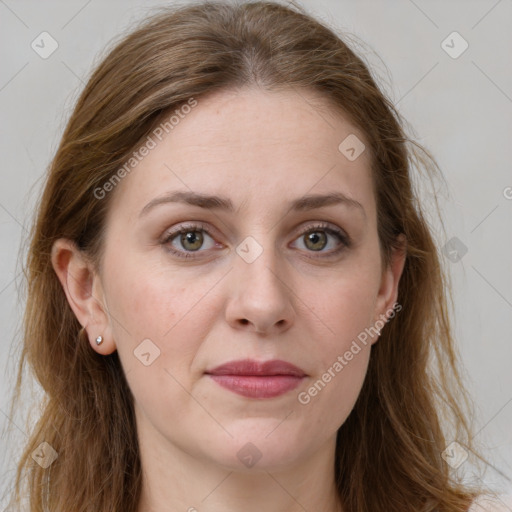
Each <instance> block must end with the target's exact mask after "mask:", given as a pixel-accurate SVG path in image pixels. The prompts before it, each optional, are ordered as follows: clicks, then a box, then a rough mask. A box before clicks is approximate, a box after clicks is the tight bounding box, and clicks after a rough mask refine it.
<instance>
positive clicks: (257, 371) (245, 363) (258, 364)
mask: <svg viewBox="0 0 512 512" xmlns="http://www.w3.org/2000/svg"><path fill="white" fill-rule="evenodd" d="M206 373H207V374H210V375H259V376H265V375H267V376H269V375H293V376H295V377H304V376H306V373H305V372H304V371H303V370H302V369H300V368H299V367H297V366H295V365H293V364H291V363H288V362H287V361H282V360H280V359H273V360H271V361H264V362H262V361H255V360H254V359H241V360H237V361H229V362H228V363H225V364H221V365H220V366H217V367H215V368H213V369H212V370H207V371H206Z"/></svg>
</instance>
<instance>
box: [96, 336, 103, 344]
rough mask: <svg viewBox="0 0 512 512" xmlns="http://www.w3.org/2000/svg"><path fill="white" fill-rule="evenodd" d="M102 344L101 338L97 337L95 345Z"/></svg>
mask: <svg viewBox="0 0 512 512" xmlns="http://www.w3.org/2000/svg"><path fill="white" fill-rule="evenodd" d="M102 343H103V336H98V337H97V338H96V345H101V344H102Z"/></svg>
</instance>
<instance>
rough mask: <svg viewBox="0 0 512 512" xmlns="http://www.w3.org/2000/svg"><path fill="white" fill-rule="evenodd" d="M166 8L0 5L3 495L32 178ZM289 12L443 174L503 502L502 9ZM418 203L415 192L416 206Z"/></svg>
mask: <svg viewBox="0 0 512 512" xmlns="http://www.w3.org/2000/svg"><path fill="white" fill-rule="evenodd" d="M169 3H172V2H169V1H168V2H163V1H160V2H157V1H146V2H143V1H141V0H139V1H136V0H131V1H126V0H125V1H105V0H104V1H99V0H89V1H87V0H73V1H60V2H59V1H51V0H44V1H37V0H31V1H23V0H0V53H1V61H0V62H1V66H0V115H1V117H0V119H1V126H0V130H1V137H0V148H1V160H2V162H1V167H0V255H1V267H0V325H1V336H0V363H1V370H0V386H1V388H0V389H1V392H0V427H2V428H3V430H2V431H3V432H4V431H5V430H6V429H7V430H8V431H11V432H13V433H14V434H15V437H16V438H17V441H15V442H13V441H12V440H11V441H10V442H9V444H8V443H7V441H6V440H5V439H2V440H0V462H1V465H0V482H2V484H1V485H2V489H3V488H7V487H8V486H9V485H10V482H11V480H12V477H13V474H14V469H15V466H16V453H18V452H19V450H20V449H21V447H22V443H23V441H24V440H25V439H26V435H27V434H26V427H25V426H24V424H23V422H22V421H23V420H22V419H21V418H22V416H21V415H20V417H19V418H18V416H17V415H15V416H11V417H10V416H9V414H8V404H9V402H8V401H9V397H10V392H11V390H12V385H13V383H14V376H15V365H16V362H17V358H18V357H19V342H20V340H19V336H16V329H18V328H19V325H20V320H21V315H22V311H23V310H22V304H19V303H18V298H17V297H18V290H19V288H20V287H21V286H22V283H23V280H22V279H23V275H22V274H21V273H20V262H19V260H18V258H19V247H20V242H21V240H22V239H24V238H25V237H26V235H27V232H28V231H27V230H28V229H29V226H30V221H31V218H32V215H33V212H34V208H35V206H36V204H35V197H36V196H37V193H38V192H39V188H40V185H41V182H42V180H41V178H42V177H43V175H44V173H45V171H46V168H47V166H48V163H49V162H50V160H51V158H52V156H53V154H54V151H55V149H56V146H57V144H58V141H59V139H60V136H61V134H62V131H63V129H64V126H65V123H66V120H67V118H68V116H69V114H70V110H71V108H72V107H73V103H74V101H75V100H76V98H77V95H78V94H79V92H80V90H81V89H82V87H83V85H84V83H85V81H86V80H87V78H88V76H89V74H90V72H91V70H92V67H93V65H94V64H95V63H97V62H98V59H99V55H100V52H102V51H103V50H104V48H105V46H106V45H107V44H108V43H109V42H110V41H111V40H112V38H113V37H116V36H118V35H119V34H120V33H122V32H123V31H125V30H126V29H127V28H128V27H130V26H132V25H133V23H134V22H136V21H137V20H138V19H140V18H141V17H143V16H144V15H145V14H147V13H148V12H149V11H150V8H151V7H153V6H157V5H165V4H169ZM301 5H303V6H304V7H305V8H306V9H308V10H309V11H310V12H311V13H312V14H315V15H317V16H318V17H319V18H320V19H321V20H324V21H325V22H327V23H328V24H329V25H331V26H334V27H336V28H337V30H338V31H339V33H340V34H342V35H343V34H348V35H349V36H350V37H351V38H354V41H356V44H357V45H358V46H357V47H356V50H357V51H358V52H359V54H362V56H363V57H364V58H365V59H366V61H367V62H368V63H369V64H370V66H371V69H372V70H373V72H374V76H375V77H376V79H377V80H378V81H379V83H380V84H381V86H382V88H383V89H384V90H385V92H386V94H388V96H389V97H390V98H391V100H392V101H393V103H394V104H395V105H396V106H397V108H398V110H399V111H400V113H401V114H402V115H403V116H404V117H405V118H406V119H407V120H408V122H409V123H410V126H411V130H412V129H413V130H414V133H413V135H414V138H415V139H416V140H417V141H418V142H420V143H421V144H423V145H425V146H426V147H427V149H429V150H430V151H431V152H432V153H433V155H434V157H435V158H436V160H437V162H438V164H439V165H440V167H441V169H442V171H443V173H444V176H445V178H446V182H447V186H446V188H445V189H443V190H439V196H438V197H439V201H440V204H441V207H442V213H443V216H444V222H445V233H444V234H441V233H440V234H439V235H438V243H439V244H440V245H441V246H443V245H444V244H446V243H448V246H447V247H448V249H447V250H446V257H445V261H444V262H445V264H446V268H447V269H448V271H449V272H450V274H451V276H452V280H453V287H454V294H453V298H454V302H455V310H454V316H453V322H454V328H455V334H456V340H457V344H458V347H459V350H460V353H461V356H462V361H463V364H464V366H465V376H466V379H467V384H468V386H469V388H470V391H471V394H472V396H473V399H474V401H475V406H476V418H475V423H476V425H477V430H476V434H475V436H476V439H475V440H476V441H478V442H482V443H484V445H485V446H486V447H487V451H486V453H485V455H486V456H487V457H489V460H490V464H489V465H487V466H486V471H485V473H484V475H483V478H484V481H485V483H488V484H491V485H493V486H495V487H496V488H499V489H505V490H507V491H508V492H510V488H511V487H512V367H511V363H512V335H511V332H512V264H511V263H512V258H511V256H512V170H511V169H512V167H511V162H512V140H511V134H512V72H511V61H510V54H511V50H512V31H511V30H510V27H511V26H512V23H511V22H512V1H511V0H500V1H496V0H480V1H468V0H458V1H446V0H439V1H427V0H414V1H413V0H390V1H386V2H384V1H368V0H360V1H356V0H314V1H313V0H304V1H303V2H302V4H301ZM42 32H48V33H49V34H50V35H51V37H52V38H53V39H54V40H55V41H56V44H57V45H58V47H57V49H56V50H55V51H54V52H53V53H52V54H51V55H49V56H47V58H42V56H41V55H40V54H39V53H37V52H36V51H35V50H34V49H33V46H31V45H32V42H33V41H36V42H37V41H40V38H41V37H46V38H47V37H48V36H46V35H45V36H40V34H41V33H42ZM454 32H455V34H454ZM46 41H50V40H49V39H46ZM53 44H55V43H53ZM466 46H467V47H466ZM46 48H47V49H48V48H51V47H50V46H49V45H47V46H46ZM409 133H411V132H409ZM430 199H431V196H430V197H429V196H428V192H425V201H427V203H428V202H429V201H430ZM433 222H435V221H433ZM454 251H455V252H454ZM10 439H11V438H10ZM2 489H0V490H2ZM2 510H3V507H2Z"/></svg>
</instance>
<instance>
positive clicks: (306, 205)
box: [139, 191, 366, 217]
mask: <svg viewBox="0 0 512 512" xmlns="http://www.w3.org/2000/svg"><path fill="white" fill-rule="evenodd" d="M168 203H185V204H190V205H192V206H198V207H200V208H205V209H211V210H224V211H228V212H234V211H235V208H234V206H233V203H232V201H231V199H229V198H227V197H221V196H216V195H207V194H201V193H199V192H190V191H183V192H181V191H176V192H172V193H170V194H166V195H164V196H161V197H157V198H155V199H153V200H152V201H150V202H149V203H148V204H147V205H146V206H144V208H143V209H142V210H141V212H140V214H139V217H142V216H143V215H146V214H147V213H148V212H149V211H150V210H152V209H153V208H154V207H156V206H158V205H162V204H168ZM338 204H342V205H346V206H348V207H350V208H354V209H358V210H360V211H361V213H362V214H363V216H364V217H366V213H365V210H364V208H363V205H362V204H361V203H360V202H358V201H356V200H355V199H352V198H350V197H348V196H346V195H345V194H343V193H342V192H331V193H329V194H310V195H306V196H303V197H299V198H298V199H294V200H293V201H291V203H290V210H295V211H299V212H304V211H310V210H314V209H317V208H323V207H326V206H332V205H338Z"/></svg>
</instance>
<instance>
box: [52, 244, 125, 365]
mask: <svg viewBox="0 0 512 512" xmlns="http://www.w3.org/2000/svg"><path fill="white" fill-rule="evenodd" d="M51 260H52V266H53V268H54V270H55V273H56V274H57V277H58V278H59V281H60V283H61V285H62V287H63V288H64V293H65V294H66V297H67V299H68V303H69V305H70V307H71V309H72V310H73V313H74V314H75V316H76V318H77V319H78V321H79V322H80V323H81V324H82V326H84V328H85V329H86V331H87V336H88V338H89V343H90V344H91V346H92V348H93V349H94V350H95V351H96V352H98V353H99V354H103V355H107V354H111V353H112V352H114V351H115V349H116V346H115V343H114V340H113V338H112V332H111V328H110V322H109V316H108V314H107V311H108V310H107V308H106V306H105V305H104V304H105V301H104V294H103V288H102V286H101V280H100V277H99V275H98V274H97V273H96V271H95V270H94V268H93V265H92V263H91V262H90V261H89V260H88V259H87V258H86V257H85V255H84V254H83V252H82V251H81V250H80V249H79V248H78V247H77V245H76V244H75V243H74V242H72V241H71V240H68V239H65V238H60V239H58V240H56V241H55V242H54V244H53V247H52V254H51ZM98 336H102V337H103V340H104V341H103V343H102V344H101V345H98V344H97V343H96V338H97V337H98Z"/></svg>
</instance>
